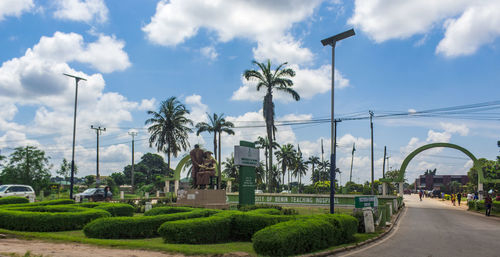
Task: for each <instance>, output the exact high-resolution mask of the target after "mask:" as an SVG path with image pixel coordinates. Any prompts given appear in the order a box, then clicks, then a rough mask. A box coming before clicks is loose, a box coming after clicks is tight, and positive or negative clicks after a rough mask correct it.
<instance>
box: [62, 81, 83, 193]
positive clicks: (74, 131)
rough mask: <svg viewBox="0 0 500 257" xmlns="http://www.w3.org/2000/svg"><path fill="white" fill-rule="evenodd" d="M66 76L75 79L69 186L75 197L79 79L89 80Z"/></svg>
mask: <svg viewBox="0 0 500 257" xmlns="http://www.w3.org/2000/svg"><path fill="white" fill-rule="evenodd" d="M63 75H64V76H68V77H71V78H74V79H75V85H76V87H75V113H74V115H73V150H72V152H71V179H70V186H69V198H70V199H73V184H74V179H75V134H76V106H77V102H78V81H80V80H84V81H87V80H86V79H84V78H82V77H78V76H74V75H69V74H66V73H63Z"/></svg>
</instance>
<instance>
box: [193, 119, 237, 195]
mask: <svg viewBox="0 0 500 257" xmlns="http://www.w3.org/2000/svg"><path fill="white" fill-rule="evenodd" d="M207 116H208V120H209V123H206V122H200V123H198V124H196V129H197V131H196V135H197V136H199V135H200V133H202V132H204V131H207V132H209V133H213V134H214V155H215V159H217V165H218V167H219V170H220V162H221V148H222V145H221V134H222V133H223V132H225V133H227V134H229V135H234V131H233V130H232V128H234V124H233V123H232V122H230V121H226V119H225V118H224V113H222V114H220V115H217V114H216V113H214V114H213V116H210V115H209V114H208V113H207ZM217 134H219V153H218V154H217ZM217 157H218V158H217ZM220 175H221V174H220V173H219V179H218V184H217V188H220V183H221V181H220V180H221V177H220Z"/></svg>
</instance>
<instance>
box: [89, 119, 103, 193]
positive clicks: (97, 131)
mask: <svg viewBox="0 0 500 257" xmlns="http://www.w3.org/2000/svg"><path fill="white" fill-rule="evenodd" d="M90 128H91V129H93V130H95V132H96V134H97V158H96V180H95V181H96V187H99V184H100V183H101V176H100V175H99V135H100V134H101V132H102V131H106V128H101V127H100V126H99V127H97V128H95V127H94V125H90Z"/></svg>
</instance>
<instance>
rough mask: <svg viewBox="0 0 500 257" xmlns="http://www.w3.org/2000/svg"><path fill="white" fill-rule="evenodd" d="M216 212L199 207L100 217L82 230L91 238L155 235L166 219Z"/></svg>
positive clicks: (192, 216)
mask: <svg viewBox="0 0 500 257" xmlns="http://www.w3.org/2000/svg"><path fill="white" fill-rule="evenodd" d="M217 212H218V211H215V210H208V209H200V210H196V211H192V212H180V213H172V214H164V215H157V216H142V217H116V218H102V219H97V220H94V221H92V222H90V223H89V224H87V225H86V226H85V227H84V228H83V232H84V233H85V235H86V236H87V237H92V238H106V239H111V238H113V239H122V238H148V237H154V236H157V235H158V228H159V227H160V226H161V225H162V224H163V223H165V222H167V221H174V220H181V219H193V218H199V217H207V216H210V215H212V214H215V213H217Z"/></svg>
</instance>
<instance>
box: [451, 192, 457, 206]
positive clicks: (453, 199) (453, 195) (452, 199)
mask: <svg viewBox="0 0 500 257" xmlns="http://www.w3.org/2000/svg"><path fill="white" fill-rule="evenodd" d="M455 199H456V198H455V194H451V203H452V204H453V206H455Z"/></svg>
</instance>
